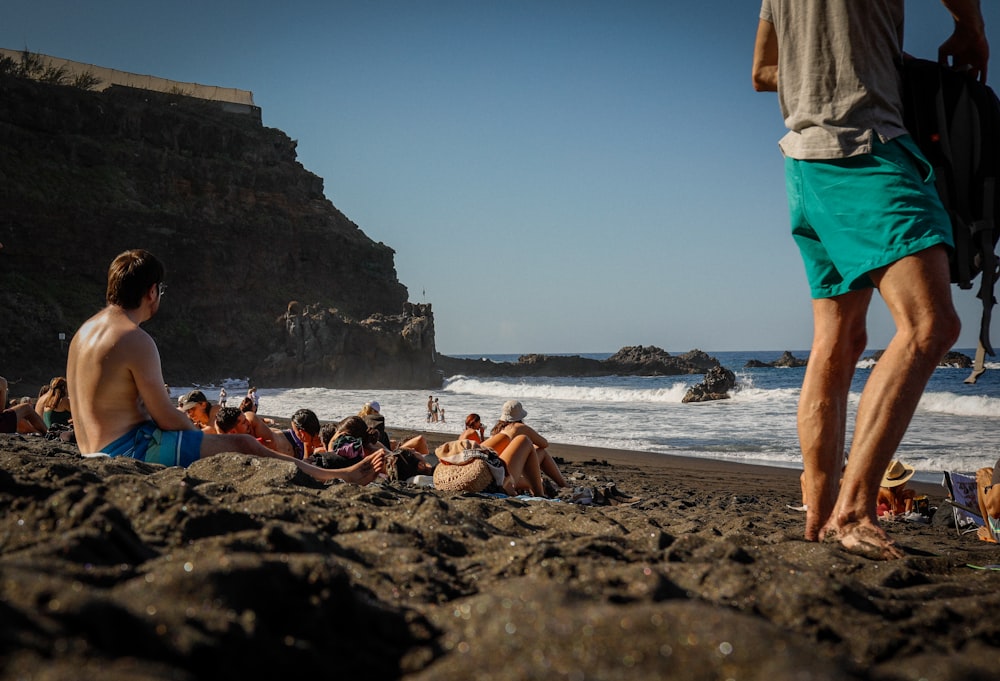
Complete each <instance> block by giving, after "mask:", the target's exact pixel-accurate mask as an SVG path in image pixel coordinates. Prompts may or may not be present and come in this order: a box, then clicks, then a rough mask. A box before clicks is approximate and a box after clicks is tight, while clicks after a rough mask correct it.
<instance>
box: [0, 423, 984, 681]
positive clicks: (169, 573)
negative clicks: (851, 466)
mask: <svg viewBox="0 0 1000 681" xmlns="http://www.w3.org/2000/svg"><path fill="white" fill-rule="evenodd" d="M396 433H397V434H399V431H396ZM437 442H439V440H432V445H433V444H437ZM552 451H553V453H554V454H555V455H557V456H559V457H562V458H563V459H564V463H563V465H562V468H563V471H564V473H565V474H566V475H567V477H568V478H569V479H570V480H571V481H572V483H573V484H574V485H589V486H592V487H596V488H601V487H602V486H606V485H608V484H609V483H614V484H615V485H616V486H617V489H618V490H619V491H620V493H621V494H622V495H624V496H631V497H635V498H637V499H638V501H636V502H634V503H630V504H614V505H601V506H582V505H577V504H570V503H559V502H538V501H533V502H529V501H522V500H510V499H494V498H483V497H477V496H462V495H458V494H451V493H440V492H436V491H434V490H429V489H426V488H418V487H413V486H408V485H399V484H388V483H378V484H374V485H371V486H368V487H365V488H359V487H355V486H351V485H346V484H335V485H330V486H324V485H321V484H317V483H315V482H313V481H312V480H311V479H310V478H308V477H305V476H304V475H302V474H300V473H297V471H296V469H295V468H294V466H292V465H290V464H286V463H282V462H279V461H272V460H260V459H254V458H252V457H246V456H241V455H236V454H226V455H220V456H218V457H215V458H214V459H210V460H205V461H201V462H198V463H196V464H195V465H193V466H191V467H190V468H189V469H187V470H182V469H178V468H163V467H161V466H156V465H148V464H144V463H141V462H137V461H133V460H123V459H115V460H85V459H82V458H81V457H79V456H78V454H77V452H76V449H75V447H74V446H72V445H66V444H55V443H52V442H48V441H45V440H43V439H41V438H38V437H20V436H7V435H3V436H0V509H2V511H0V549H2V551H0V679H2V680H4V681H6V680H8V679H9V680H13V679H88V678H94V679H101V680H102V681H116V680H119V679H121V680H124V679H241V680H245V679H253V678H267V677H274V678H286V677H287V678H295V677H299V676H301V677H302V678H309V679H317V678H343V679H375V680H377V679H399V678H405V679H412V680H414V681H415V680H417V679H455V680H456V681H459V680H462V681H467V680H469V679H510V680H514V679H544V680H545V681H554V680H556V679H568V680H573V681H584V680H587V679H623V680H625V679H629V680H631V679H654V678H667V677H671V678H690V679H760V680H766V681H779V680H784V679H814V680H815V679H841V678H847V679H856V678H857V679H884V680H886V681H888V680H896V679H923V678H926V679H954V680H955V681H959V680H961V681H970V680H974V679H996V678H1000V671H998V666H1000V618H998V617H997V612H1000V609H998V608H1000V572H993V571H989V570H975V569H971V568H969V567H967V564H969V563H973V564H978V565H983V564H991V563H1000V549H998V548H997V547H996V546H995V545H988V544H985V543H983V542H980V541H978V540H977V539H976V538H975V535H964V536H958V535H957V534H956V533H955V530H954V529H951V528H947V527H940V526H932V525H923V524H919V523H909V522H902V521H898V522H895V523H893V524H892V527H891V528H890V532H891V534H892V535H893V536H894V537H895V538H896V539H897V541H898V542H899V543H900V544H901V545H902V546H903V547H904V548H905V549H906V552H907V556H906V557H905V558H904V559H902V560H898V561H892V562H889V563H877V562H872V561H869V560H867V559H864V558H860V557H856V556H852V555H849V554H847V553H845V552H843V551H842V550H841V549H840V548H839V547H837V546H831V545H824V544H816V543H808V542H805V541H802V540H801V539H800V536H801V532H802V529H803V520H804V518H803V514H801V513H798V512H795V511H792V510H789V509H788V508H787V507H786V505H787V504H793V505H798V503H799V486H798V473H797V472H796V471H792V470H782V469H770V468H761V467H749V466H740V465H734V464H725V463H718V462H711V461H700V460H692V459H677V458H672V457H667V456H661V455H650V454H640V453H629V452H612V451H608V450H596V449H587V448H578V447H574V448H570V447H565V446H557V445H553V447H552ZM918 487H919V486H918ZM921 491H923V492H926V493H929V494H931V497H932V505H937V504H938V503H939V502H940V499H941V495H942V492H943V490H942V489H939V488H936V487H926V486H925V487H924V488H922V489H921Z"/></svg>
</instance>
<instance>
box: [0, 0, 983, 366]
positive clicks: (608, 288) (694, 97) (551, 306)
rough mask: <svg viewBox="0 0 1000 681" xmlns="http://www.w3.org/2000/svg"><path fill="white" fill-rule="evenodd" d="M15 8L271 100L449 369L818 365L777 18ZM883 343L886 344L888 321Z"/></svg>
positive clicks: (919, 12)
mask: <svg viewBox="0 0 1000 681" xmlns="http://www.w3.org/2000/svg"><path fill="white" fill-rule="evenodd" d="M7 4H8V6H7V7H5V8H4V11H3V21H2V22H0V47H7V48H10V49H24V48H27V49H29V50H31V51H33V52H40V53H43V54H49V55H52V56H57V57H63V58H67V59H72V60H76V61H82V62H88V63H93V64H97V65H100V66H107V67H112V68H117V69H121V70H124V71H132V72H135V73H142V74H151V75H156V76H161V77H164V78H170V79H174V80H179V81H188V82H196V83H202V84H206V85H220V86H226V87H236V88H241V89H246V90H251V91H252V92H253V93H254V99H255V101H256V103H257V105H258V106H260V107H261V108H262V110H263V117H264V124H265V125H267V126H270V127H275V128H280V129H281V130H283V131H285V132H286V133H287V134H288V135H289V136H290V137H291V138H292V139H295V140H297V141H298V153H299V160H300V161H301V162H302V164H303V165H304V166H305V167H306V168H307V169H308V170H310V171H311V172H313V173H315V174H316V175H318V176H320V177H322V178H323V180H324V181H325V188H326V196H327V197H328V198H329V199H330V200H331V201H332V202H333V203H334V205H336V206H337V208H339V209H340V210H341V211H343V212H344V213H345V214H346V215H347V216H348V217H349V218H350V219H352V220H353V221H354V222H356V223H357V224H358V225H359V226H360V227H361V229H362V230H363V231H364V232H365V233H366V234H368V235H369V236H370V237H371V238H372V239H374V240H375V241H381V242H384V243H385V244H387V245H389V246H391V247H392V248H393V249H394V250H395V251H396V270H397V273H398V275H399V279H400V281H401V282H402V283H403V284H404V285H405V286H406V287H407V288H408V289H409V292H410V300H412V301H414V302H429V303H433V305H434V313H435V322H436V329H437V347H438V350H440V351H441V352H444V353H446V354H460V353H522V352H549V353H554V352H603V351H608V352H611V351H615V350H617V349H618V348H620V347H622V346H625V345H658V346H660V347H663V348H665V349H667V350H669V351H671V352H684V351H686V350H689V349H692V348H696V347H697V348H701V349H703V350H708V351H722V350H743V349H747V350H758V349H759V350H765V349H775V350H781V349H796V350H798V349H807V348H808V347H809V345H810V340H811V319H810V305H809V299H808V293H807V289H806V285H805V278H804V275H803V272H802V266H801V264H800V261H799V257H798V253H797V251H796V249H795V247H794V244H793V242H792V240H791V237H790V236H789V234H788V217H787V213H786V207H785V191H784V182H783V175H782V161H781V156H780V154H779V152H778V149H777V140H778V138H779V137H780V136H781V135H782V134H783V127H782V123H781V120H780V115H779V113H778V105H777V101H776V97H775V95H773V94H759V93H755V92H754V91H753V89H752V87H751V85H750V58H751V53H752V49H753V39H754V33H755V31H756V25H757V15H758V10H759V3H758V2H757V1H756V0H700V1H699V2H694V3H685V4H684V5H681V3H670V2H663V1H662V0H649V1H643V2H629V1H628V0H622V1H621V2H613V1H612V0H607V1H602V2H595V1H590V0H503V1H502V2H501V1H497V2H485V1H483V2H480V1H477V0H456V1H422V0H385V1H379V0H354V1H351V2H346V1H339V0H328V1H323V2H319V1H317V2H303V1H297V0H288V1H287V2H283V3H277V2H270V1H268V2H260V1H256V0H243V1H240V2H235V1H233V0H218V1H216V0H212V1H211V2H203V1H200V0H199V1H198V2H194V1H192V0H173V1H171V2H163V1H162V0H157V2H148V1H147V0H129V1H127V2H126V1H125V0H102V1H101V2H99V3H86V2H77V1H72V2H71V1H70V0H63V1H53V0H32V1H31V2H14V3H7ZM998 5H1000V3H997V2H995V1H994V0H987V2H984V6H985V7H984V12H985V15H986V21H987V30H988V31H990V29H992V37H993V39H994V53H1000V6H998ZM906 6H907V10H908V15H907V39H906V48H907V50H908V51H909V52H911V53H913V54H916V55H918V56H923V57H927V58H934V57H935V56H936V54H937V46H938V44H939V43H940V42H942V41H943V40H944V39H945V38H946V37H947V36H948V35H949V34H950V32H951V26H952V24H951V19H950V17H949V16H948V15H947V13H946V11H945V10H944V8H943V7H942V6H941V4H940V3H939V2H937V1H936V0H920V1H916V0H907V2H906ZM990 71H991V74H992V75H993V78H994V79H996V82H1000V61H998V59H997V58H994V59H993V60H992V66H991V69H990ZM275 243H276V244H279V243H280V235H276V238H275ZM276 247H277V246H276ZM167 265H168V268H169V263H167ZM102 266H103V265H102ZM956 294H957V296H956V298H957V302H958V306H959V309H960V312H961V314H962V317H963V322H964V331H963V334H962V338H961V340H960V342H959V344H958V345H959V347H972V346H974V345H975V337H976V334H977V330H978V324H979V311H978V308H977V304H978V301H977V300H975V298H974V297H973V295H972V293H971V292H967V291H958V290H957V289H956ZM870 327H871V328H870V334H869V336H870V343H869V346H870V347H871V348H881V347H884V346H885V344H886V343H887V342H888V339H889V337H890V336H891V323H890V322H889V320H888V317H887V314H886V313H885V310H884V306H883V305H882V304H881V302H876V303H875V304H874V307H873V312H872V314H871V316H870ZM997 334H1000V331H998V332H997ZM997 334H995V335H997Z"/></svg>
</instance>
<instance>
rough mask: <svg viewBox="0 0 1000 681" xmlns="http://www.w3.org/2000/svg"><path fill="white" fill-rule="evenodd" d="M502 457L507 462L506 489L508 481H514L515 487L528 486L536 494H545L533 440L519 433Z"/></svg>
mask: <svg viewBox="0 0 1000 681" xmlns="http://www.w3.org/2000/svg"><path fill="white" fill-rule="evenodd" d="M500 458H501V459H503V460H504V462H506V464H507V473H508V476H509V477H508V478H507V480H504V489H507V491H508V492H510V491H511V490H510V489H509V486H508V482H511V483H513V484H512V486H513V487H514V488H515V489H522V488H524V487H527V488H528V489H529V490H531V493H532V494H534V495H535V496H539V497H540V496H543V495H544V494H545V488H544V487H543V486H542V473H541V470H540V469H539V468H538V457H537V456H535V447H534V445H532V444H531V440H529V439H528V438H526V437H525V436H523V435H517V436H516V437H514V439H513V440H511V441H510V444H508V445H507V446H506V447H505V448H504V450H503V454H501V455H500Z"/></svg>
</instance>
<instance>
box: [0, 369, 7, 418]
mask: <svg viewBox="0 0 1000 681" xmlns="http://www.w3.org/2000/svg"><path fill="white" fill-rule="evenodd" d="M6 408H7V379H6V378H4V377H3V376H0V411H3V410H4V409H6Z"/></svg>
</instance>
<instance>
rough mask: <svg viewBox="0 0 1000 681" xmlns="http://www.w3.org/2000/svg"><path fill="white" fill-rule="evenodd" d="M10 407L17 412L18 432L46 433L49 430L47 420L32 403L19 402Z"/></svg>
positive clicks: (26, 433) (28, 433) (27, 433)
mask: <svg viewBox="0 0 1000 681" xmlns="http://www.w3.org/2000/svg"><path fill="white" fill-rule="evenodd" d="M10 409H11V410H12V411H13V412H14V413H15V414H17V432H19V433H23V434H25V435H30V434H32V433H41V434H43V435H44V434H45V433H47V432H49V428H48V426H46V425H45V421H44V420H43V419H42V417H41V416H39V415H38V412H36V411H35V408H34V407H32V406H31V405H30V404H17V405H14V406H13V407H10Z"/></svg>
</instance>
